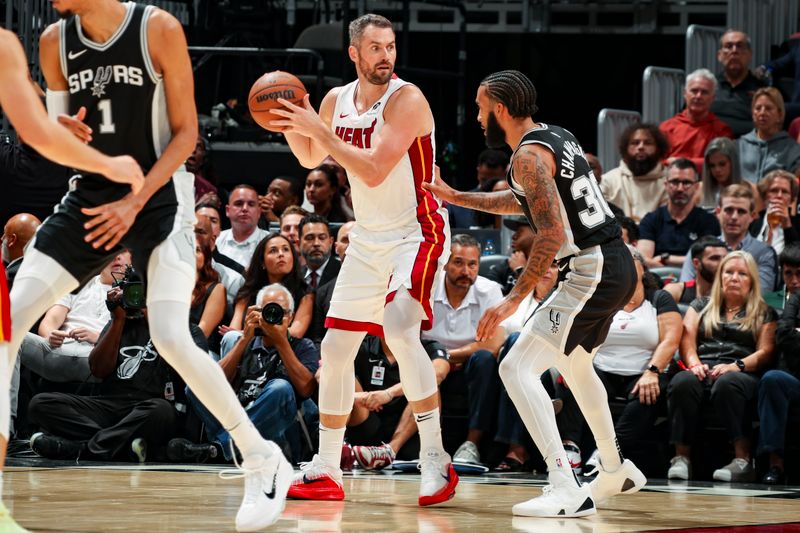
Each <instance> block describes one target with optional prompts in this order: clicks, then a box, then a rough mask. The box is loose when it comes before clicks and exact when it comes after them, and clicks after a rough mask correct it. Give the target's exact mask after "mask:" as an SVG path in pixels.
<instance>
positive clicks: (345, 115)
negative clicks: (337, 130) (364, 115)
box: [339, 113, 350, 118]
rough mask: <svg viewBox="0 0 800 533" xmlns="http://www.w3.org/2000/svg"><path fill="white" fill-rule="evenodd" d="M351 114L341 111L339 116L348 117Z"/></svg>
mask: <svg viewBox="0 0 800 533" xmlns="http://www.w3.org/2000/svg"><path fill="white" fill-rule="evenodd" d="M349 116H350V113H347V114H344V113H339V118H347V117H349Z"/></svg>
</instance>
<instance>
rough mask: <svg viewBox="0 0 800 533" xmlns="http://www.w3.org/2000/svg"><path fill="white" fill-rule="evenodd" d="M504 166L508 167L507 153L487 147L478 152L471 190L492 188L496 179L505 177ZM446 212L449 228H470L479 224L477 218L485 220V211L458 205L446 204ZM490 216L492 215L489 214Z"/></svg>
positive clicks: (488, 189)
mask: <svg viewBox="0 0 800 533" xmlns="http://www.w3.org/2000/svg"><path fill="white" fill-rule="evenodd" d="M506 167H508V155H507V154H506V153H505V152H503V151H502V150H495V149H493V148H487V149H486V150H483V151H482V152H481V153H480V154H478V166H477V167H476V169H475V173H476V176H477V178H478V185H477V187H475V188H474V189H471V192H476V191H483V192H488V191H491V190H492V186H493V185H494V184H495V183H497V180H501V179H503V180H504V179H505V177H506ZM447 213H448V214H449V216H450V227H451V228H471V227H473V226H481V227H483V226H484V224H479V223H478V219H483V220H484V221H485V220H486V218H487V217H486V216H485V215H486V213H482V212H480V211H475V210H473V209H469V208H467V207H462V206H460V205H452V204H448V205H447ZM489 217H492V215H489Z"/></svg>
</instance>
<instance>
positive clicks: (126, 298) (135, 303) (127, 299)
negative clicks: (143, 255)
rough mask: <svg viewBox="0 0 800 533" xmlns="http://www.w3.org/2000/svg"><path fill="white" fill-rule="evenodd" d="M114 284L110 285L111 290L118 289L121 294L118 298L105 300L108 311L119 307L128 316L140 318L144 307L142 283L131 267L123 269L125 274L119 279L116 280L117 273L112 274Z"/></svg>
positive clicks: (144, 299)
mask: <svg viewBox="0 0 800 533" xmlns="http://www.w3.org/2000/svg"><path fill="white" fill-rule="evenodd" d="M111 275H112V276H113V278H114V283H112V284H111V287H112V288H119V289H120V290H121V291H122V294H121V295H120V297H119V298H115V299H114V300H106V306H107V307H108V310H109V311H113V310H114V309H116V308H117V307H119V306H122V308H123V309H124V310H125V312H126V313H127V314H128V316H141V314H142V313H141V311H142V310H143V309H144V308H145V307H146V298H145V293H144V282H142V280H141V278H140V277H139V274H138V273H137V272H136V271H135V270H134V269H133V267H132V266H131V265H128V266H127V267H125V273H124V274H123V275H122V277H121V278H118V277H117V276H119V274H118V273H114V272H112V273H111Z"/></svg>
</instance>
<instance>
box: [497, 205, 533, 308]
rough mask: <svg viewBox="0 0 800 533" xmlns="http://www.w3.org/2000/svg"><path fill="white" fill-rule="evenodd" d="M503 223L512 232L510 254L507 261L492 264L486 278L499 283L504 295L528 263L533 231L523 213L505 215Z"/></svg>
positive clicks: (511, 287)
mask: <svg viewBox="0 0 800 533" xmlns="http://www.w3.org/2000/svg"><path fill="white" fill-rule="evenodd" d="M503 225H504V226H505V227H507V228H508V229H510V230H511V231H513V232H514V233H513V234H512V235H511V256H510V257H509V258H508V261H505V262H503V263H501V264H499V265H492V267H491V268H490V269H489V273H488V274H487V275H486V278H487V279H490V280H492V281H494V282H495V283H499V284H500V287H502V290H503V295H504V296H505V295H506V294H508V293H509V291H511V289H513V288H514V285H516V283H517V278H518V277H519V275H520V274H521V273H522V271H523V270H524V269H525V265H527V264H528V253H530V249H531V245H532V244H533V236H534V233H533V228H531V225H530V223H529V222H528V219H527V218H525V217H524V216H523V215H510V216H506V217H504V219H503Z"/></svg>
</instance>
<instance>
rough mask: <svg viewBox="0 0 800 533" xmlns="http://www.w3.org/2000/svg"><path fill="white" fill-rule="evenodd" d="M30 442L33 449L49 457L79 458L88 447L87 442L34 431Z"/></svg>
mask: <svg viewBox="0 0 800 533" xmlns="http://www.w3.org/2000/svg"><path fill="white" fill-rule="evenodd" d="M30 443H31V450H33V451H34V452H36V453H37V454H38V455H40V456H41V457H46V458H48V459H78V458H79V457H80V455H81V453H83V452H84V450H85V449H86V444H85V443H83V442H75V441H73V440H69V439H65V438H62V437H56V436H53V435H45V434H44V433H34V434H33V435H32V436H31V441H30Z"/></svg>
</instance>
